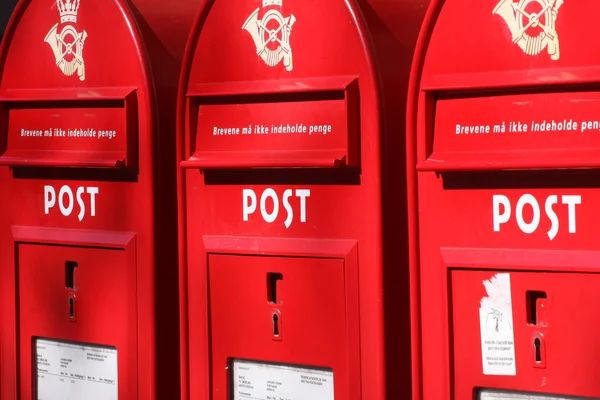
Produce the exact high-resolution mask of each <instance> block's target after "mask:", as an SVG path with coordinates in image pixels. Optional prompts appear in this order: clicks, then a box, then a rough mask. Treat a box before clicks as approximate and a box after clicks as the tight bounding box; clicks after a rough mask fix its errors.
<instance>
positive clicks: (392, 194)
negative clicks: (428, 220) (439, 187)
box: [178, 0, 426, 400]
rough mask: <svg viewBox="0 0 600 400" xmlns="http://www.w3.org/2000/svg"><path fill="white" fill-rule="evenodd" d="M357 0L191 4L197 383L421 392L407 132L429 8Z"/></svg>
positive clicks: (289, 393) (223, 397)
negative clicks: (412, 75)
mask: <svg viewBox="0 0 600 400" xmlns="http://www.w3.org/2000/svg"><path fill="white" fill-rule="evenodd" d="M357 3H358V2H354V1H337V0H335V1H326V2H323V1H315V0H260V1H257V0H253V1H248V0H230V1H224V0H217V1H215V2H212V3H211V5H210V7H208V6H207V7H206V8H204V9H202V11H201V12H200V14H199V15H198V18H197V22H196V26H195V28H194V29H193V30H192V34H191V35H190V40H189V42H188V48H187V54H186V58H185V60H184V64H183V67H182V74H181V83H180V91H179V107H178V118H179V120H178V121H179V123H178V138H179V145H178V157H179V161H180V181H179V185H180V186H179V189H180V191H179V194H180V211H181V213H180V220H179V222H180V227H181V228H180V237H181V238H182V241H181V242H182V246H181V251H180V255H181V266H182V270H183V272H182V275H181V276H182V277H183V279H182V287H184V288H185V289H186V292H185V293H182V296H181V298H182V310H184V311H185V312H184V313H183V318H185V319H186V320H185V321H184V323H183V324H184V325H185V326H186V327H187V329H186V330H185V333H184V335H185V342H184V343H182V354H186V357H187V359H186V360H184V361H183V362H182V365H183V370H184V371H185V372H184V373H183V374H182V375H183V380H184V384H183V385H182V387H187V388H189V399H190V400H202V399H206V398H211V399H214V400H238V399H239V400H242V399H250V398H253V399H264V400H267V399H275V398H277V399H280V398H282V399H283V398H285V399H290V400H299V399H308V398H311V399H319V400H329V399H334V398H335V399H348V400H350V399H369V400H376V399H380V400H383V399H388V398H410V397H411V395H412V390H413V389H412V379H413V377H412V374H411V363H412V361H411V346H410V343H411V341H410V323H411V321H410V302H409V293H410V290H409V286H410V282H409V276H408V270H407V268H406V267H405V266H406V264H407V247H406V241H405V233H406V225H405V224H406V212H405V206H404V205H405V202H406V200H405V194H404V192H403V190H402V188H403V187H404V185H403V184H402V182H403V181H404V178H405V170H406V167H405V165H406V164H405V158H404V152H403V151H402V150H401V149H403V147H404V136H403V132H404V126H405V125H404V124H405V113H404V109H405V105H406V103H405V93H406V90H407V85H408V76H409V69H410V60H411V56H412V54H413V48H414V45H415V43H416V38H417V33H418V27H419V23H420V21H421V20H422V18H423V15H424V10H425V9H424V8H423V7H420V6H416V7H409V6H408V5H407V4H405V3H404V2H378V1H375V2H372V4H371V5H370V6H369V7H359V5H358V4H357ZM425 4H426V2H424V1H423V2H419V5H421V6H422V5H425ZM384 26H385V27H389V29H388V28H386V29H380V28H382V27H384ZM369 27H373V29H372V30H370V29H369ZM399 38H402V40H401V41H400V40H399ZM378 65H379V66H381V67H382V68H381V69H379V68H378V67H377V66H378ZM399 183H400V184H399Z"/></svg>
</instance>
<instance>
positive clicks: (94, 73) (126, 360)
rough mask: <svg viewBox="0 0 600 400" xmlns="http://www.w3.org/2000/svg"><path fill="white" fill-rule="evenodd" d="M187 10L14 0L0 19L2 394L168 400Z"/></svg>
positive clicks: (115, 0)
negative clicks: (176, 132)
mask: <svg viewBox="0 0 600 400" xmlns="http://www.w3.org/2000/svg"><path fill="white" fill-rule="evenodd" d="M194 3H195V2H194V1H179V2H178V6H177V7H176V8H173V7H171V6H170V5H167V4H165V3H164V2H158V1H151V0H139V1H138V0H134V1H120V0H106V1H104V0H24V1H21V2H19V4H18V6H17V8H16V9H15V11H14V13H13V15H12V18H11V21H10V23H9V25H8V27H7V30H6V33H5V35H4V39H3V42H2V47H1V48H0V187H1V188H2V189H1V191H2V196H0V398H2V399H22V400H33V399H46V400H48V399H59V398H60V399H61V400H72V399H84V398H85V399H87V400H96V399H98V400H99V399H102V400H110V399H115V400H116V399H117V398H119V399H149V400H153V399H157V398H161V399H162V398H178V397H179V392H180V374H179V369H178V368H177V367H178V365H179V329H178V323H179V319H178V272H177V267H176V264H177V225H176V219H177V215H176V214H177V213H176V199H177V198H176V164H175V152H174V149H175V138H174V137H173V135H172V131H173V129H174V127H175V114H176V96H175V95H176V89H177V83H178V74H179V67H180V60H181V57H182V54H183V50H184V47H185V42H186V39H187V34H188V33H189V29H190V27H191V23H192V19H193V11H194ZM161 10H162V11H161ZM159 145H160V149H159Z"/></svg>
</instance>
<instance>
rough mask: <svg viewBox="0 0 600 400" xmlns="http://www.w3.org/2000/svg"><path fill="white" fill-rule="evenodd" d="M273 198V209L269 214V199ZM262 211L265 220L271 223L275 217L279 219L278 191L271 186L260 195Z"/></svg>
mask: <svg viewBox="0 0 600 400" xmlns="http://www.w3.org/2000/svg"><path fill="white" fill-rule="evenodd" d="M268 198H271V200H272V201H273V211H271V213H270V214H269V213H268V212H267V199H268ZM260 213H261V214H262V217H263V219H264V220H265V221H267V222H268V223H269V224H271V223H273V221H275V219H277V215H278V214H279V198H278V197H277V193H275V191H274V190H273V189H271V188H268V189H267V190H265V191H264V192H263V194H262V196H260Z"/></svg>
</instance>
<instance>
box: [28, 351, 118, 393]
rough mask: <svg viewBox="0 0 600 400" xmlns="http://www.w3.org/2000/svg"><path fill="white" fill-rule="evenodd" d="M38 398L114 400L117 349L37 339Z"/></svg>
mask: <svg viewBox="0 0 600 400" xmlns="http://www.w3.org/2000/svg"><path fill="white" fill-rule="evenodd" d="M36 355H37V400H81V399H86V400H117V399H118V385H117V350H116V349H114V348H110V347H99V346H88V345H85V344H72V343H64V342H58V341H50V340H44V339H37V340H36Z"/></svg>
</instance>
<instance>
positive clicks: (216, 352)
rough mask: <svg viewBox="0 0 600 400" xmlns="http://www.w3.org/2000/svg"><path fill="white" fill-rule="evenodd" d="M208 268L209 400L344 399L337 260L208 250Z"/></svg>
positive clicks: (345, 361)
mask: <svg viewBox="0 0 600 400" xmlns="http://www.w3.org/2000/svg"><path fill="white" fill-rule="evenodd" d="M208 265H209V285H210V288H209V292H210V326H211V339H212V346H211V347H212V376H213V396H214V397H213V399H214V400H225V399H227V400H234V399H235V400H238V399H239V400H245V399H250V398H259V399H270V398H272V399H279V398H286V399H287V398H290V399H292V400H295V399H305V398H311V399H315V400H329V399H333V398H334V392H335V398H338V399H346V398H349V397H348V396H349V394H348V393H349V392H348V391H349V388H350V382H349V353H348V350H349V341H348V334H347V324H348V320H349V318H348V311H347V307H348V305H347V302H346V287H345V284H344V282H345V277H344V275H345V273H346V272H345V268H344V260H341V259H319V258H292V257H262V256H230V255H210V256H209V263H208ZM353 385H354V384H353ZM225 388H229V393H227V392H226V391H225ZM265 396H273V397H265Z"/></svg>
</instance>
